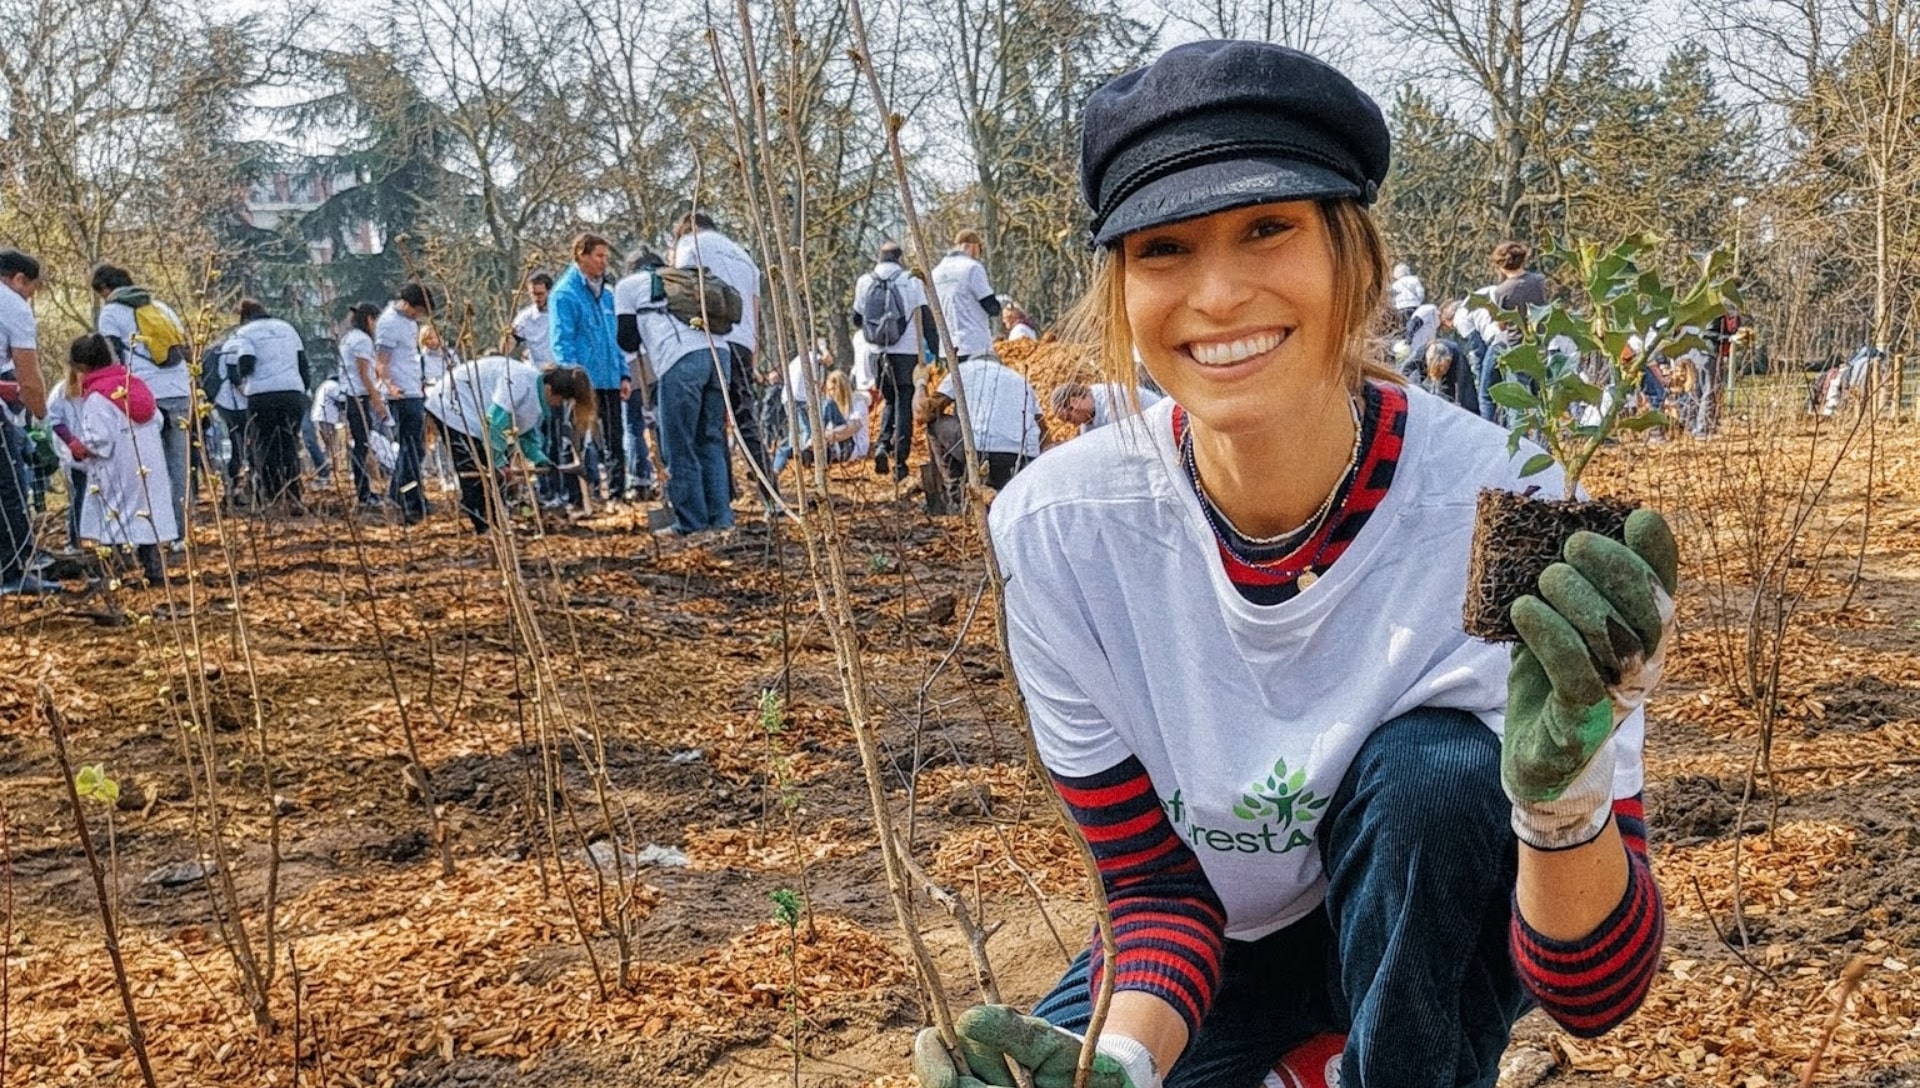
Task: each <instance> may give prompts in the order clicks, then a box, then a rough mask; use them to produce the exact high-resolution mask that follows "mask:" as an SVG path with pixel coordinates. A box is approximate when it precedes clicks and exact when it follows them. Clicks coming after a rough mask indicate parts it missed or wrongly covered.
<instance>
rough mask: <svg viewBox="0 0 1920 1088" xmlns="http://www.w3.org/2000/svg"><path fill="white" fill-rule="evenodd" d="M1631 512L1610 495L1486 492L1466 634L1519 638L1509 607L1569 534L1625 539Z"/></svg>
mask: <svg viewBox="0 0 1920 1088" xmlns="http://www.w3.org/2000/svg"><path fill="white" fill-rule="evenodd" d="M1632 512H1633V504H1632V503H1623V502H1620V501H1617V500H1610V499H1596V500H1594V501H1592V502H1579V501H1575V500H1571V499H1541V498H1534V497H1532V496H1529V495H1516V494H1514V493H1512V492H1510V491H1493V490H1488V491H1482V492H1481V493H1480V502H1479V505H1478V507H1477V508H1476V509H1475V511H1474V520H1473V554H1472V561H1471V563H1470V564H1469V565H1468V567H1467V601H1466V605H1465V607H1464V609H1463V611H1462V613H1461V616H1462V621H1463V623H1464V625H1465V630H1466V632H1467V634H1469V635H1472V636H1474V637H1475V638H1483V639H1486V640H1487V641H1489V642H1516V641H1518V640H1519V638H1520V633H1519V632H1518V631H1516V630H1514V628H1513V619H1512V616H1511V615H1510V614H1509V610H1510V609H1512V608H1513V602H1515V601H1517V600H1519V599H1520V598H1521V597H1523V596H1525V595H1526V594H1529V593H1532V592H1533V591H1534V586H1535V585H1537V584H1538V583H1539V581H1540V575H1541V574H1542V573H1543V572H1544V571H1545V570H1546V569H1547V568H1548V567H1550V566H1552V565H1553V564H1555V563H1557V562H1559V561H1560V555H1561V550H1562V549H1563V548H1565V547H1566V543H1567V539H1568V538H1569V537H1571V536H1573V534H1575V533H1578V532H1582V531H1585V532H1593V533H1599V534H1600V535H1602V536H1610V537H1612V538H1614V539H1615V540H1621V539H1624V538H1625V535H1626V524H1627V515H1628V514H1630V513H1632Z"/></svg>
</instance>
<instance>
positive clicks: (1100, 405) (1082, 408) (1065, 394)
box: [1047, 379, 1163, 434]
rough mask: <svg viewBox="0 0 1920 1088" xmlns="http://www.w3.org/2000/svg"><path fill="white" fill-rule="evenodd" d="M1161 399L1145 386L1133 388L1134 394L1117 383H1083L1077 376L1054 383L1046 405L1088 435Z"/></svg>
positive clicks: (1067, 422)
mask: <svg viewBox="0 0 1920 1088" xmlns="http://www.w3.org/2000/svg"><path fill="white" fill-rule="evenodd" d="M1162 399H1163V398H1162V397H1161V395H1160V394H1159V393H1157V392H1155V391H1154V390H1151V389H1148V388H1147V387H1146V386H1140V387H1139V388H1137V389H1135V390H1134V391H1133V396H1128V394H1127V389H1126V387H1125V386H1123V385H1120V384H1119V383H1117V382H1083V381H1079V380H1077V379H1075V380H1072V381H1065V382H1061V383H1060V384H1059V385H1056V386H1054V387H1053V391H1052V392H1051V393H1049V394H1047V407H1048V409H1049V410H1050V411H1051V412H1052V413H1053V418H1055V419H1057V420H1059V421H1060V422H1062V423H1065V424H1068V425H1070V426H1074V427H1078V428H1080V433H1081V434H1086V433H1088V432H1089V431H1097V430H1099V429H1100V428H1102V427H1105V426H1106V425H1107V424H1109V423H1113V422H1115V421H1116V420H1120V419H1125V418H1127V417H1128V416H1132V415H1137V414H1138V413H1139V412H1141V411H1145V410H1146V409H1148V408H1151V407H1153V406H1154V405H1155V404H1158V403H1160V401H1161V400H1162Z"/></svg>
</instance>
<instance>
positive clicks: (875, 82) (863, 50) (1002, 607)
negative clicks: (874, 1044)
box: [847, 0, 1118, 1088]
mask: <svg viewBox="0 0 1920 1088" xmlns="http://www.w3.org/2000/svg"><path fill="white" fill-rule="evenodd" d="M847 14H848V17H849V19H850V20H851V25H852V30H853V45H854V48H853V63H854V66H855V67H856V68H858V69H859V70H860V71H861V72H862V73H863V74H864V75H865V76H866V82H867V89H868V91H869V92H870V93H871V95H872V97H873V104H874V108H875V111H876V112H877V113H878V114H879V115H880V116H881V117H882V118H883V119H884V121H883V123H884V125H885V127H886V137H887V153H888V156H889V157H890V158H891V159H892V161H893V177H894V185H895V186H896V188H897V189H898V191H899V195H900V207H901V210H902V212H903V213H904V214H905V215H906V219H907V227H908V231H909V233H910V234H911V235H912V237H913V244H914V249H915V252H916V253H917V254H918V255H919V260H920V262H921V264H923V265H925V266H927V267H931V265H932V253H933V250H932V247H931V246H929V245H928V244H927V236H926V231H925V230H924V229H922V227H921V224H920V216H919V213H918V212H917V211H916V210H915V206H914V199H913V186H912V184H911V182H910V181H909V179H908V177H907V163H906V155H905V153H904V152H903V151H902V150H901V147H900V129H901V127H902V126H904V125H905V124H906V118H904V117H902V116H900V115H899V114H896V113H894V112H893V110H892V109H891V108H889V106H888V104H887V96H886V92H885V91H884V90H883V89H882V88H881V85H880V74H879V70H878V69H877V68H876V67H875V66H874V63H873V49H872V46H871V45H870V44H869V43H868V40H867V21H866V15H865V13H864V12H863V11H862V9H861V6H860V0H847ZM932 309H933V313H934V320H935V321H936V322H939V323H942V324H944V319H943V318H941V316H940V308H939V307H937V306H936V307H933V308H932ZM948 331H949V330H947V329H945V328H942V329H941V337H940V339H941V342H942V344H943V345H945V348H946V351H947V352H948V357H949V366H950V367H951V370H952V374H953V377H954V403H955V410H956V411H957V412H958V413H959V419H960V435H961V440H962V442H963V443H964V444H965V451H966V471H967V485H968V491H969V492H970V493H975V492H977V491H978V489H979V486H980V466H979V455H978V451H976V450H975V448H974V446H973V427H972V423H971V418H970V417H969V416H968V415H967V414H966V399H967V398H966V389H965V388H964V387H963V386H962V385H961V384H960V380H959V379H960V373H959V362H958V359H957V358H954V357H953V338H952V337H951V336H950V335H948ZM972 505H973V509H974V519H975V520H974V526H975V531H976V532H977V533H978V535H979V540H980V544H981V552H982V554H983V555H984V557H985V560H986V567H987V577H988V579H989V581H990V582H991V583H992V586H993V591H992V594H993V604H994V635H995V641H996V643H997V645H998V647H999V650H1000V660H1001V664H1002V668H1003V671H1004V672H1005V673H1006V675H1007V678H1008V682H1009V687H1010V688H1011V690H1012V695H1013V708H1014V716H1015V721H1016V724H1017V725H1018V727H1019V732H1020V738H1021V741H1022V742H1023V744H1024V745H1025V748H1026V753H1027V764H1028V766H1029V767H1031V768H1032V770H1033V773H1034V774H1035V775H1036V776H1038V778H1039V780H1040V781H1042V782H1046V781H1050V779H1049V777H1048V775H1047V772H1046V768H1045V766H1044V765H1043V764H1042V763H1041V760H1040V750H1039V749H1038V748H1037V747H1036V746H1035V744H1034V740H1033V727H1032V722H1031V721H1030V719H1029V718H1028V715H1027V706H1026V701H1025V699H1024V698H1023V697H1022V696H1021V693H1020V688H1019V684H1018V682H1017V680H1016V674H1015V671H1014V666H1013V654H1012V651H1011V649H1010V647H1009V645H1008V642H1007V607H1006V577H1005V575H1004V573H1003V572H1002V571H1001V570H1000V560H999V557H998V556H996V555H995V554H994V551H993V540H992V537H991V535H990V533H989V532H988V527H987V511H986V504H985V503H980V502H976V503H973V504H972ZM1050 793H1051V796H1052V797H1053V804H1054V811H1055V813H1056V815H1057V817H1058V818H1059V819H1060V820H1061V821H1062V822H1063V823H1066V824H1067V825H1068V826H1072V818H1071V816H1070V815H1069V814H1068V812H1067V808H1066V802H1065V800H1064V799H1062V798H1061V797H1060V796H1059V795H1058V793H1053V792H1052V791H1050ZM1073 838H1074V842H1075V844H1076V845H1077V846H1078V848H1079V854H1080V861H1081V866H1082V869H1083V870H1084V872H1085V874H1086V878H1087V888H1088V893H1089V898H1090V899H1091V900H1092V902H1093V907H1094V918H1095V921H1096V923H1097V926H1098V929H1099V933H1100V951H1101V954H1102V962H1103V963H1106V964H1108V965H1111V964H1113V963H1115V962H1116V961H1117V959H1118V951H1117V947H1116V944H1115V938H1114V932H1113V912H1112V910H1111V909H1110V908H1109V906H1108V904H1107V893H1106V886H1105V884H1103V883H1102V881H1101V878H1100V867H1099V865H1098V863H1097V862H1096V861H1095V860H1094V857H1093V850H1092V848H1091V847H1090V846H1088V845H1087V843H1086V840H1085V839H1084V838H1082V837H1080V836H1078V835H1075V836H1074V837H1073ZM1113 983H1114V972H1113V971H1112V970H1111V969H1109V970H1105V971H1102V972H1101V973H1100V979H1099V983H1098V986H1097V988H1096V993H1095V997H1094V1005H1093V1014H1092V1017H1091V1018H1090V1020H1089V1021H1088V1024H1087V1034H1086V1040H1085V1042H1084V1043H1083V1044H1082V1046H1081V1048H1080V1059H1079V1062H1078V1065H1077V1066H1076V1068H1075V1071H1074V1088H1087V1083H1088V1078H1090V1077H1091V1076H1092V1075H1093V1058H1094V1054H1095V1053H1096V1049H1095V1048H1096V1047H1097V1046H1098V1044H1099V1041H1100V1029H1101V1028H1102V1027H1103V1026H1105V1024H1106V1021H1107V1012H1108V1010H1109V1009H1110V1008H1111V1006H1112V1004H1113ZM941 1034H942V1035H943V1036H944V1037H945V1038H946V1041H947V1044H948V1046H949V1047H952V1046H954V1045H956V1043H957V1039H956V1038H955V1036H954V1035H953V1033H952V1032H951V1030H949V1029H947V1028H945V1027H943V1028H942V1031H941ZM1020 1076H1021V1077H1022V1078H1024V1077H1025V1074H1024V1072H1022V1073H1021V1074H1020Z"/></svg>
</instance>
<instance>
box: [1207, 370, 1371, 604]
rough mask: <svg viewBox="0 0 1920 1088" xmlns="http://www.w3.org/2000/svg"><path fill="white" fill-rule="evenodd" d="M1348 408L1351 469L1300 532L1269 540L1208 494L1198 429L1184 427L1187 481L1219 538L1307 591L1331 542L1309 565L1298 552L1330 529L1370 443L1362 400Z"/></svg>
mask: <svg viewBox="0 0 1920 1088" xmlns="http://www.w3.org/2000/svg"><path fill="white" fill-rule="evenodd" d="M1347 408H1348V410H1349V411H1351V412H1352V414H1353V449H1352V450H1351V451H1349V452H1348V454H1347V464H1346V467H1345V468H1344V469H1342V470H1341V472H1340V477H1339V479H1338V480H1336V481H1335V482H1334V486H1333V489H1332V490H1330V491H1328V492H1327V497H1326V498H1325V499H1323V500H1321V503H1320V507H1319V509H1317V510H1315V511H1314V512H1313V514H1312V515H1310V516H1309V517H1308V518H1307V520H1306V521H1305V522H1303V523H1302V524H1300V525H1299V526H1297V527H1295V528H1292V529H1287V530H1284V531H1282V532H1279V533H1276V534H1274V535H1272V536H1266V537H1256V536H1251V535H1249V534H1247V533H1245V532H1242V531H1241V530H1240V527H1239V526H1237V525H1235V524H1234V523H1233V522H1232V520H1231V519H1229V518H1228V517H1227V515H1226V514H1225V512H1223V511H1222V510H1221V509H1220V508H1219V507H1218V506H1216V505H1215V504H1214V501H1213V497H1212V496H1210V495H1208V494H1207V488H1206V485H1205V484H1204V483H1203V482H1201V479H1200V466H1199V464H1198V462H1197V461H1196V460H1195V457H1194V451H1193V428H1192V426H1191V425H1190V424H1189V425H1188V426H1186V427H1184V428H1182V429H1181V435H1180V459H1181V463H1182V464H1183V465H1184V466H1185V468H1186V470H1187V479H1188V481H1189V482H1191V483H1192V484H1193V490H1194V494H1196V495H1198V496H1199V498H1200V510H1201V512H1202V513H1203V514H1205V515H1206V518H1207V523H1208V525H1209V526H1211V527H1212V529H1213V533H1214V537H1215V538H1216V539H1217V540H1219V541H1220V543H1221V544H1222V545H1223V546H1224V547H1225V548H1226V549H1227V551H1228V552H1230V553H1231V554H1232V555H1233V557H1234V558H1235V559H1236V560H1238V561H1239V562H1241V563H1243V564H1245V565H1247V566H1249V567H1253V568H1255V569H1258V570H1265V571H1271V572H1273V573H1274V574H1276V575H1278V576H1280V577H1282V578H1288V579H1292V580H1294V581H1296V582H1297V583H1298V585H1299V587H1300V588H1301V589H1306V588H1307V587H1308V586H1311V585H1312V584H1313V583H1314V582H1316V581H1318V580H1319V572H1318V571H1317V570H1316V569H1315V568H1316V567H1318V566H1319V564H1320V559H1321V557H1322V556H1323V555H1324V554H1325V553H1326V550H1327V544H1328V539H1322V540H1321V541H1320V546H1319V547H1318V548H1316V549H1315V550H1314V553H1313V554H1312V555H1311V556H1309V557H1308V558H1307V560H1306V562H1305V563H1299V562H1298V556H1297V553H1298V551H1299V549H1300V548H1301V547H1302V546H1304V545H1305V544H1307V543H1308V542H1309V541H1311V540H1312V539H1313V538H1314V536H1315V535H1316V534H1319V533H1320V532H1321V531H1322V530H1323V529H1325V528H1326V527H1327V522H1328V520H1329V519H1330V518H1331V517H1332V515H1333V513H1334V512H1335V510H1336V509H1337V504H1336V500H1337V499H1339V498H1340V496H1342V495H1344V494H1346V492H1347V490H1348V484H1349V483H1351V482H1352V480H1353V477H1354V474H1355V473H1356V472H1357V471H1358V470H1359V467H1360V454H1361V451H1362V450H1363V449H1364V448H1365V443H1366V428H1365V427H1364V426H1363V425H1362V423H1361V420H1360V406H1359V402H1358V401H1357V400H1355V399H1354V398H1352V397H1349V398H1348V400H1347ZM1329 539H1330V537H1329ZM1253 551H1259V552H1264V553H1267V554H1268V555H1273V553H1274V552H1276V551H1277V552H1278V553H1279V554H1278V555H1277V556H1276V557H1274V558H1268V559H1261V558H1258V557H1257V556H1255V555H1253V554H1251V553H1252V552H1253Z"/></svg>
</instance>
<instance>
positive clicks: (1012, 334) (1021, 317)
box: [1000, 302, 1040, 340]
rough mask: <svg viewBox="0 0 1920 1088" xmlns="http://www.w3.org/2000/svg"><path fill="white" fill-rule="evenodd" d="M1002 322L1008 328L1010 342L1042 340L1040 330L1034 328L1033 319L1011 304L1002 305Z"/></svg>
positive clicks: (1004, 303)
mask: <svg viewBox="0 0 1920 1088" xmlns="http://www.w3.org/2000/svg"><path fill="white" fill-rule="evenodd" d="M1000 320H1001V322H1002V323H1003V324H1005V325H1006V327H1007V339H1009V340H1038V339H1040V332H1039V330H1038V329H1035V328H1034V327H1033V317H1032V316H1031V315H1030V314H1028V313H1027V311H1025V310H1023V309H1021V308H1020V307H1019V306H1016V305H1014V304H1013V303H1011V302H1003V303H1002V304H1001V310H1000Z"/></svg>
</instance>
